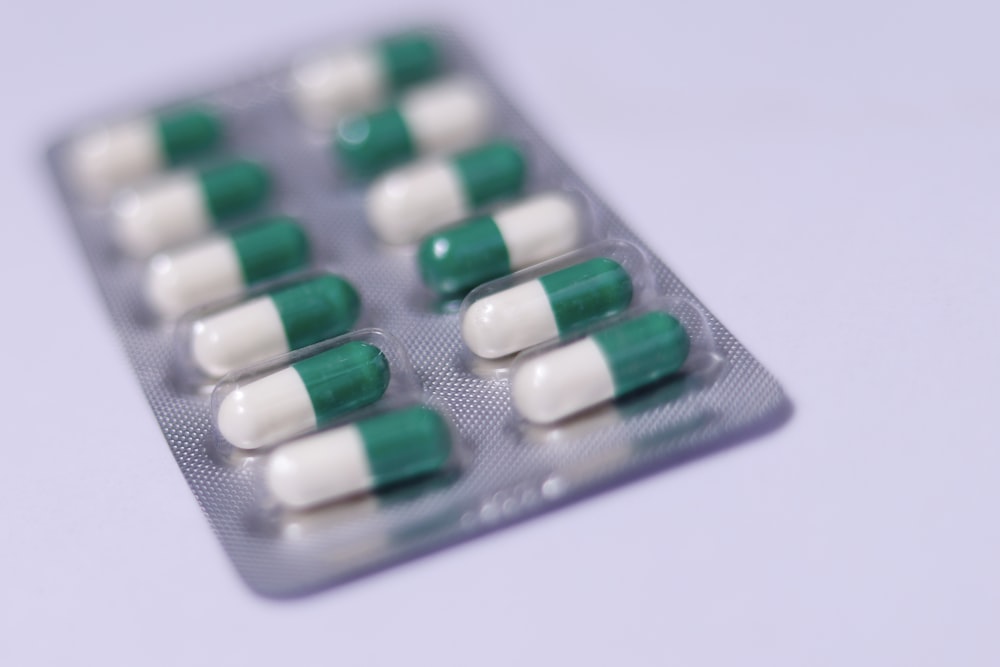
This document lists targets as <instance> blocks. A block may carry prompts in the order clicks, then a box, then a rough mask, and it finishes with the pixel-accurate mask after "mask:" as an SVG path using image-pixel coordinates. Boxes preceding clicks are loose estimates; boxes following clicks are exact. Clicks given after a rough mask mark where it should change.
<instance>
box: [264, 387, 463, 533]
mask: <svg viewBox="0 0 1000 667" xmlns="http://www.w3.org/2000/svg"><path fill="white" fill-rule="evenodd" d="M420 398H421V397H415V396H411V397H403V398H399V397H394V398H391V399H388V400H386V401H385V402H384V403H382V404H380V405H378V406H377V407H376V408H374V409H370V410H365V411H363V412H362V413H360V414H358V415H357V416H356V418H354V419H352V420H351V421H348V422H345V423H341V424H338V425H337V426H334V427H332V428H327V429H324V430H321V431H318V432H316V433H312V434H309V435H306V436H303V437H300V438H295V439H293V440H290V441H288V442H285V443H284V444H282V445H279V446H277V447H275V448H274V449H273V450H272V451H270V452H268V454H267V456H266V459H265V460H264V461H263V462H262V464H261V467H260V473H259V474H260V477H259V479H260V482H259V484H260V494H261V507H262V508H263V509H264V510H265V511H266V510H267V509H271V508H278V509H279V510H281V511H283V512H285V513H290V512H291V513H299V512H302V511H305V510H311V509H314V508H317V507H322V506H326V505H330V504H333V503H342V502H345V501H350V500H355V499H358V498H360V497H362V496H368V495H374V494H383V493H392V492H393V491H394V490H398V489H400V488H403V487H409V488H410V489H411V490H416V489H419V488H420V484H421V483H423V482H427V481H428V480H431V479H434V478H437V479H438V480H439V482H443V481H444V480H446V479H448V478H454V477H455V476H456V475H458V474H460V468H461V461H462V459H463V458H464V456H463V454H462V452H461V450H462V446H463V445H462V443H461V440H460V437H459V435H458V433H457V432H456V431H455V430H454V428H453V427H452V425H451V418H450V417H449V416H448V412H447V410H446V409H445V408H443V407H442V406H441V405H439V404H435V403H432V402H430V401H428V400H418V399H420Z"/></svg>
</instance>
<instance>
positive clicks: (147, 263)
mask: <svg viewBox="0 0 1000 667" xmlns="http://www.w3.org/2000/svg"><path fill="white" fill-rule="evenodd" d="M49 157H50V162H51V167H52V171H53V175H54V178H55V180H56V182H57V184H58V187H59V190H60V193H61V195H62V197H63V199H64V201H65V205H66V209H67V211H68V214H69V217H70V219H71V221H72V223H73V226H74V228H75V229H76V232H77V234H78V236H79V239H80V242H81V244H82V246H83V248H84V251H85V252H86V255H87V257H88V258H89V260H90V263H91V267H92V269H93V273H94V275H95V277H96V280H97V283H98V285H99V287H100V289H101V291H102V293H103V295H104V298H105V300H106V302H107V306H108V309H109V311H110V314H111V318H112V320H113V322H114V325H115V327H116V329H117V331H118V333H119V335H120V337H121V340H122V343H123V345H124V347H125V349H126V352H127V353H128V356H129V358H130V360H131V362H132V365H133V367H134V368H135V372H136V374H137V376H138V378H139V381H140V384H141V386H142V388H143V390H144V391H145V394H146V397H147V399H148V400H149V403H150V405H151V407H152V410H153V412H154V414H155V415H156V418H157V420H158V421H159V423H160V426H161V428H162V430H163V434H164V436H165V438H166V441H167V444H168V446H169V447H170V449H171V451H172V452H173V454H174V457H175V458H176V460H177V464H178V465H179V466H180V469H181V471H182V472H183V474H184V477H185V478H186V480H187V482H188V484H189V485H190V487H191V490H192V491H193V492H194V494H195V496H196V497H197V500H198V502H199V504H200V506H201V507H202V509H203V511H204V513H205V515H206V516H207V517H208V520H209V521H210V523H211V525H212V528H213V530H214V531H215V533H216V534H217V535H218V537H219V539H220V541H221V542H222V545H223V546H224V548H225V550H226V552H227V553H228V554H229V555H230V557H231V558H232V561H233V563H234V564H235V566H236V568H237V570H238V571H239V573H240V574H241V575H242V577H243V578H244V579H245V580H246V581H247V583H248V584H249V585H250V586H251V587H252V588H253V589H254V590H255V591H257V592H259V593H261V594H264V595H269V596H291V595H297V594H302V593H306V592H310V591H314V590H318V589H320V588H323V587H326V586H329V585H331V584H334V583H338V582H342V581H345V580H348V579H351V578H354V577H357V576H359V575H361V574H364V573H367V572H371V571H374V570H377V569H380V568H383V567H385V566H387V565H390V564H393V563H398V562H401V561H403V560H406V559H409V558H413V557H415V556H417V555H420V554H424V553H427V552H430V551H433V550H436V549H439V548H442V547H444V546H446V545H450V544H454V543H456V542H459V541H462V540H465V539H468V538H471V537H473V536H476V535H481V534H483V533H485V532H487V531H490V530H493V529H496V528H498V527H501V526H505V525H509V524H511V523H513V522H516V521H519V520H522V519H524V518H526V517H529V516H532V515H536V514H539V513H541V512H544V511H546V510H548V509H551V508H554V507H558V506H560V505H562V504H565V503H566V502H568V501H572V500H575V499H579V498H582V497H584V496H585V495H588V494H591V493H593V492H596V491H599V490H602V489H606V488H608V487H610V486H613V485H615V484H619V483H621V482H624V481H627V480H629V479H632V478H635V477H637V476H639V475H642V474H646V473H649V472H651V471H655V470H660V469H663V468H665V467H667V466H669V465H672V464H674V463H677V462H679V461H683V460H687V459H690V458H692V457H694V456H697V455H700V454H703V453H706V452H709V451H712V450H714V449H717V448H720V447H722V446H725V445H727V444H730V443H733V442H737V441H740V440H743V439H745V438H747V437H749V436H751V435H753V434H754V433H755V432H759V431H761V430H764V429H767V428H770V427H773V426H775V425H777V424H778V423H779V422H780V421H781V419H782V417H783V416H784V414H785V413H786V411H787V400H786V399H785V397H784V394H783V392H782V390H781V388H780V386H779V385H778V384H777V382H776V381H775V380H774V379H773V378H772V377H771V375H770V374H769V373H768V372H767V371H766V370H765V369H764V368H763V367H762V366H761V365H760V364H759V363H758V362H757V361H756V360H755V359H754V358H753V357H752V356H751V355H750V354H749V353H748V352H747V351H746V350H745V349H744V348H743V347H742V346H741V345H740V344H739V342H738V341H736V340H735V338H734V337H733V336H732V335H731V334H730V333H729V332H728V331H727V330H726V329H725V328H724V327H723V326H722V325H721V324H720V323H719V321H718V320H717V319H716V318H715V317H714V316H713V315H712V314H711V313H710V312H708V311H707V310H706V309H705V308H704V307H703V306H702V305H701V304H700V303H699V302H698V300H697V299H696V298H695V297H694V296H693V295H692V294H691V292H689V291H688V289H687V288H686V287H685V286H684V285H682V284H681V283H680V281H678V280H677V278H676V277H675V276H674V275H673V274H672V273H671V272H670V270H669V269H668V268H667V267H666V266H665V265H664V264H663V263H662V262H661V261H660V260H659V259H657V258H656V257H655V256H653V255H652V253H651V252H650V251H649V249H648V248H647V247H646V246H645V245H644V244H643V243H642V241H641V240H639V239H638V238H637V237H636V236H635V234H633V233H632V232H631V231H630V230H629V228H628V227H627V226H625V225H624V224H623V223H622V222H621V221H620V220H619V219H618V217H617V216H615V215H614V213H612V212H611V211H610V210H609V209H608V207H607V206H606V205H605V204H604V203H603V202H602V201H601V199H600V198H599V197H598V196H597V195H596V194H595V193H594V191H593V190H592V189H591V188H590V187H589V186H588V185H587V184H586V183H584V182H583V181H582V180H581V179H580V178H579V177H577V176H576V174H575V173H574V172H573V171H572V170H571V169H570V168H569V167H567V166H566V165H565V164H564V163H563V162H562V161H561V160H560V159H559V158H558V157H557V156H556V155H555V154H554V153H553V151H552V150H551V149H550V148H549V147H548V145H547V144H546V142H545V141H544V139H543V138H542V137H540V136H539V135H538V134H537V133H536V132H535V130H534V129H533V128H532V127H531V125H529V124H528V123H527V122H526V121H525V120H524V119H523V118H522V117H521V116H520V114H519V113H518V112H517V111H516V110H515V109H514V108H513V107H512V105H511V104H510V103H509V102H508V101H507V100H506V98H505V97H504V95H503V94H502V93H501V91H500V90H498V88H497V86H496V85H495V84H494V81H493V79H491V77H490V76H489V75H488V74H487V72H486V71H485V70H484V69H483V68H482V67H481V66H480V65H479V64H478V62H477V61H476V59H475V58H474V56H473V54H472V53H471V52H470V50H469V49H468V48H467V47H466V46H465V45H464V44H463V43H462V42H461V41H460V39H458V37H457V36H456V35H455V34H454V33H453V32H452V31H450V30H447V29H441V28H431V29H420V30H410V31H402V32H394V33H392V34H381V35H378V34H376V35H370V36H368V38H367V39H365V38H362V39H355V40H345V39H336V40H331V43H330V44H328V45H326V46H325V47H323V48H319V49H312V50H308V51H307V52H302V53H296V54H293V56H292V57H290V58H288V59H287V60H286V61H284V62H281V63H279V64H278V65H277V66H275V67H274V68H273V69H270V70H267V71H260V72H256V73H254V74H252V75H250V76H248V77H245V78H242V79H239V80H236V81H234V82H230V83H227V84H224V85H221V86H219V87H218V88H215V89H213V90H209V91H206V92H204V93H202V94H196V95H189V96H185V97H183V98H181V99H179V100H171V101H168V102H167V103H165V104H157V105H152V106H151V107H149V108H146V109H143V110H138V111H137V110H131V111H130V112H127V113H116V114H108V115H107V116H105V117H101V118H99V119H97V122H92V123H83V124H80V125H78V126H77V127H75V128H73V130H72V131H71V132H68V133H67V134H66V137H65V138H63V139H61V140H59V141H57V142H56V143H55V144H54V145H53V146H52V148H51V150H50V153H49ZM109 418H113V417H109Z"/></svg>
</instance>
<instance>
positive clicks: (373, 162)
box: [334, 78, 492, 176]
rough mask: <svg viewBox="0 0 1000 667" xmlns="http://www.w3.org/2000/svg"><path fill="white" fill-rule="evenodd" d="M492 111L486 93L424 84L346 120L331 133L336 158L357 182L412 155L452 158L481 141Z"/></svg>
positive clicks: (462, 85)
mask: <svg viewBox="0 0 1000 667" xmlns="http://www.w3.org/2000/svg"><path fill="white" fill-rule="evenodd" d="M491 121H492V109H491V105H490V101H489V98H488V97H487V95H486V91H485V90H484V89H483V88H482V87H481V86H480V85H479V84H478V83H476V82H475V81H472V80H470V79H464V78H456V79H448V80H445V81H439V82H435V83H428V84H425V85H423V86H420V87H417V88H413V89H412V90H411V91H409V92H407V93H405V94H404V95H403V96H402V97H401V98H400V100H399V103H398V104H397V105H395V106H392V107H389V108H388V109H383V110H381V111H377V112H375V113H371V114H367V115H362V116H357V117H355V118H352V119H349V120H346V121H344V122H342V123H341V124H340V126H339V127H338V129H337V136H336V140H335V141H334V147H335V150H336V153H337V157H338V158H339V159H340V161H341V162H342V163H343V164H344V165H346V166H347V167H348V168H349V169H350V170H351V171H353V172H354V173H356V174H358V175H360V176H372V175H374V174H376V173H378V172H380V171H382V170H384V169H385V168H386V167H390V166H393V165H395V164H399V163H401V162H406V161H407V160H410V159H411V158H413V157H416V156H418V155H433V154H442V153H453V152H455V151H460V150H464V149H466V148H471V147H472V146H475V145H476V144H478V143H480V142H482V141H483V140H485V139H486V137H487V134H488V133H489V129H490V125H491Z"/></svg>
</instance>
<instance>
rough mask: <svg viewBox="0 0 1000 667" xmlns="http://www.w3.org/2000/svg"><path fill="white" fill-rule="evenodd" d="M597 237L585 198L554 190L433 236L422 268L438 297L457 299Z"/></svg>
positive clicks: (425, 244)
mask: <svg viewBox="0 0 1000 667" xmlns="http://www.w3.org/2000/svg"><path fill="white" fill-rule="evenodd" d="M595 233H596V232H595V230H594V229H593V226H592V218H591V217H590V216H589V215H588V213H587V211H586V210H585V206H584V205H583V201H582V197H580V196H578V195H577V194H576V193H573V192H569V191H564V190H549V191H545V192H539V193H534V194H531V195H528V196H526V197H523V198H520V199H517V200H514V201H512V202H508V203H507V204H504V205H501V206H498V207H496V208H494V209H493V210H491V211H487V212H484V213H483V214H481V215H478V216H474V217H472V218H467V219H465V220H461V221H459V222H457V223H456V224H454V225H451V226H449V227H446V228H445V229H442V230H440V231H438V232H434V233H432V234H428V235H427V236H425V237H424V239H423V241H421V242H420V247H419V250H418V251H417V266H418V268H419V270H420V277H421V280H422V281H423V283H424V285H425V286H426V287H427V288H428V289H429V290H430V291H431V292H433V293H434V294H435V295H436V296H437V297H439V298H442V299H449V298H456V297H461V296H463V295H465V294H466V293H467V292H468V291H469V290H471V289H473V288H474V287H477V286H479V285H481V284H483V283H485V282H488V281H490V280H494V279H496V278H501V277H503V276H506V275H508V274H510V273H513V272H515V271H520V270H521V269H526V268H529V267H532V266H534V265H536V264H539V263H540V262H544V261H546V260H549V259H553V258H555V257H558V256H560V255H563V254H565V253H567V252H570V251H571V250H574V249H576V248H577V247H579V246H581V245H584V244H586V243H587V242H588V241H590V240H593V237H594V236H595Z"/></svg>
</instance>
